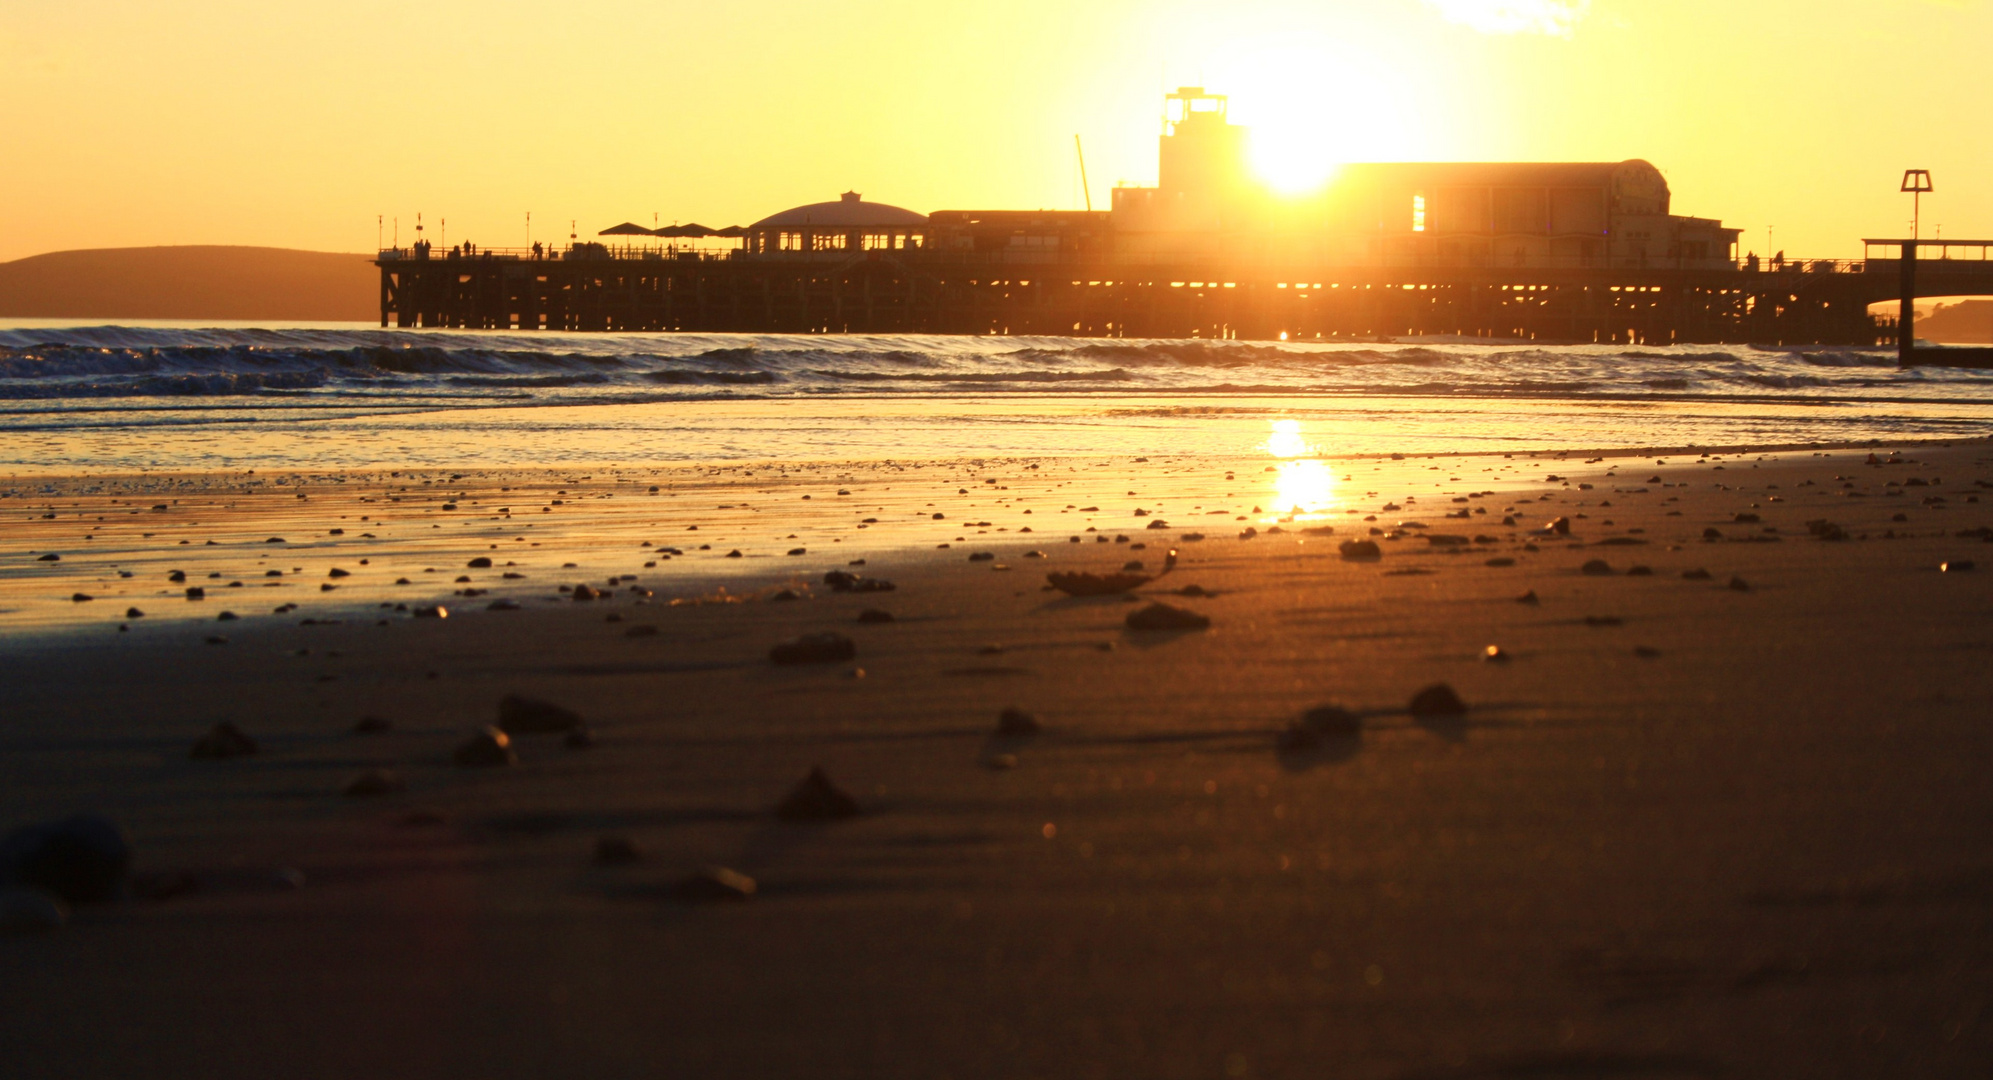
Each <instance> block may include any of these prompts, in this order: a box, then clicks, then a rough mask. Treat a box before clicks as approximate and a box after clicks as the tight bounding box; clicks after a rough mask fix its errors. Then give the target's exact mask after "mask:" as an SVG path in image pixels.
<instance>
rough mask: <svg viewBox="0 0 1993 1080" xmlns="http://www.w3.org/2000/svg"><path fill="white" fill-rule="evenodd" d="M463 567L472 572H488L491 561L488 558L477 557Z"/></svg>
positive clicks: (483, 556)
mask: <svg viewBox="0 0 1993 1080" xmlns="http://www.w3.org/2000/svg"><path fill="white" fill-rule="evenodd" d="M464 566H466V567H467V568H469V569H472V570H489V569H491V559H490V557H489V556H485V555H479V556H478V557H477V558H475V559H472V560H471V561H470V562H467V563H465V564H464Z"/></svg>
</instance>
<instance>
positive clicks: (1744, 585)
mask: <svg viewBox="0 0 1993 1080" xmlns="http://www.w3.org/2000/svg"><path fill="white" fill-rule="evenodd" d="M1730 588H1732V589H1734V590H1735V591H1737V592H1750V591H1751V583H1750V582H1748V581H1745V580H1744V579H1743V578H1740V577H1733V578H1731V579H1730Z"/></svg>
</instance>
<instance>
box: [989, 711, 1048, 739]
mask: <svg viewBox="0 0 1993 1080" xmlns="http://www.w3.org/2000/svg"><path fill="white" fill-rule="evenodd" d="M1042 730H1044V725H1042V724H1040V723H1039V722H1038V717H1036V716H1034V715H1032V714H1031V713H1028V712H1025V711H1024V710H1023V709H1020V708H1018V707H1017V706H1015V705H1012V706H1010V707H1008V708H1006V709H1004V710H1003V711H1002V712H1000V713H998V714H997V733H998V734H1001V735H1036V734H1037V733H1038V732H1040V731H1042Z"/></svg>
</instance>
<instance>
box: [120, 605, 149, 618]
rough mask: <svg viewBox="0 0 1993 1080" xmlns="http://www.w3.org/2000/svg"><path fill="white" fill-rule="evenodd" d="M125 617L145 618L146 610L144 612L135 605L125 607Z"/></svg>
mask: <svg viewBox="0 0 1993 1080" xmlns="http://www.w3.org/2000/svg"><path fill="white" fill-rule="evenodd" d="M125 618H127V619H143V618H145V612H143V611H140V610H139V609H137V608H135V607H134V608H126V609H125Z"/></svg>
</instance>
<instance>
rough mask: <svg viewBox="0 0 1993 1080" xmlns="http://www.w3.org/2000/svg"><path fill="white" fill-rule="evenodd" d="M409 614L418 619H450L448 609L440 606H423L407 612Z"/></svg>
mask: <svg viewBox="0 0 1993 1080" xmlns="http://www.w3.org/2000/svg"><path fill="white" fill-rule="evenodd" d="M409 614H411V615H413V616H415V617H416V618H418V619H447V618H449V617H450V609H449V608H446V607H444V606H443V605H441V604H436V605H434V606H430V605H427V604H425V605H423V606H421V607H418V608H416V609H415V610H413V611H411V612H409Z"/></svg>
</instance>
